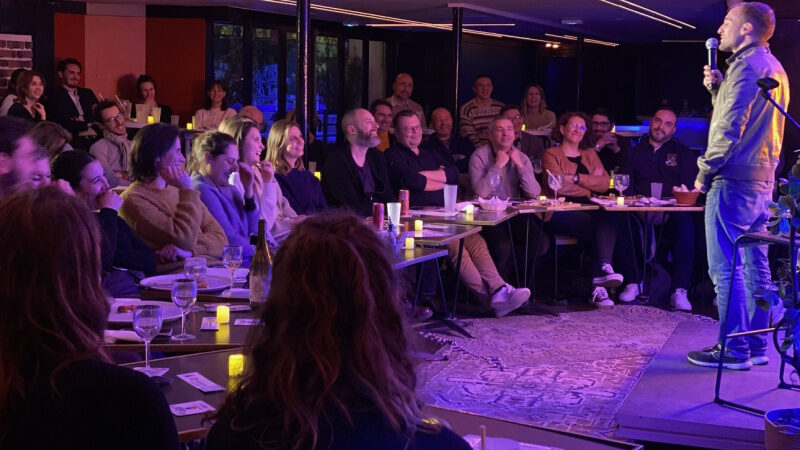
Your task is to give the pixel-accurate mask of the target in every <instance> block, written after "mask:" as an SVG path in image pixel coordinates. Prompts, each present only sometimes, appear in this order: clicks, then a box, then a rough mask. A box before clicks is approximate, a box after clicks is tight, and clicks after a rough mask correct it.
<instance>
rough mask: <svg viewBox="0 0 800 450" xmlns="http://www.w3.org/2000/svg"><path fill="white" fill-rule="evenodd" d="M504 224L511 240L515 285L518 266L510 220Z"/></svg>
mask: <svg viewBox="0 0 800 450" xmlns="http://www.w3.org/2000/svg"><path fill="white" fill-rule="evenodd" d="M506 226H507V227H508V239H509V240H510V241H511V259H513V260H514V275H516V277H517V286H519V266H518V265H517V251H516V250H514V233H512V231H511V220H506ZM462 245H463V240H462ZM459 255H460V253H459Z"/></svg>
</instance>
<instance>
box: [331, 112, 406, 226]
mask: <svg viewBox="0 0 800 450" xmlns="http://www.w3.org/2000/svg"><path fill="white" fill-rule="evenodd" d="M342 131H343V132H344V138H345V141H346V142H345V143H344V145H342V146H340V147H337V148H335V149H333V150H332V151H331V152H330V155H329V156H328V160H327V161H326V162H325V173H324V174H323V176H322V192H323V193H325V198H326V199H327V201H328V205H330V206H333V207H340V206H344V207H346V208H349V209H351V210H353V211H354V212H355V213H356V214H358V215H360V216H365V217H366V216H371V215H372V204H373V203H386V202H394V201H396V200H397V197H395V194H394V192H393V191H392V186H391V183H390V182H389V173H388V171H387V168H386V160H385V159H384V157H383V154H382V153H381V152H380V150H378V149H377V148H375V146H376V145H378V144H379V143H380V138H378V124H376V123H375V119H374V118H373V117H372V114H370V112H369V111H367V110H366V109H352V110H350V111H348V112H346V113H345V115H344V116H343V117H342Z"/></svg>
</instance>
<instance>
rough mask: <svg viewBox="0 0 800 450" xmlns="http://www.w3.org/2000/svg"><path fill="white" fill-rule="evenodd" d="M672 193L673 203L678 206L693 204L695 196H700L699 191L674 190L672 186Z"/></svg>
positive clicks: (695, 202)
mask: <svg viewBox="0 0 800 450" xmlns="http://www.w3.org/2000/svg"><path fill="white" fill-rule="evenodd" d="M672 195H674V196H675V204H676V205H678V206H694V205H695V204H697V197H699V196H700V191H689V192H686V191H676V190H675V188H672Z"/></svg>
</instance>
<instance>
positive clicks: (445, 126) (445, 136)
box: [420, 108, 475, 174]
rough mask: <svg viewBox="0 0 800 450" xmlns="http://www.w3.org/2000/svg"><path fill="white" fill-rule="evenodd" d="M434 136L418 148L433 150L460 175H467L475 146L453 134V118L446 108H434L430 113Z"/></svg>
mask: <svg viewBox="0 0 800 450" xmlns="http://www.w3.org/2000/svg"><path fill="white" fill-rule="evenodd" d="M431 128H433V131H434V134H433V135H432V136H431V137H430V138H429V139H427V140H426V141H424V142H423V143H422V144H420V148H424V149H426V150H434V151H436V152H438V153H439V154H441V155H442V156H444V157H445V158H446V159H447V160H448V161H450V162H452V163H453V164H455V165H456V167H458V171H459V172H460V173H462V174H466V173H469V157H470V155H472V152H473V151H475V145H473V144H472V141H470V140H469V139H467V138H465V137H463V136H459V135H458V134H454V133H453V116H452V115H451V114H450V111H448V110H447V108H436V109H434V110H433V113H431Z"/></svg>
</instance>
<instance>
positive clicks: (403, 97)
mask: <svg viewBox="0 0 800 450" xmlns="http://www.w3.org/2000/svg"><path fill="white" fill-rule="evenodd" d="M392 90H393V91H394V93H393V94H392V96H391V97H389V98H387V99H386V101H387V102H389V104H390V105H392V116H394V115H395V114H397V113H399V112H400V111H403V110H405V109H410V110H411V111H414V113H415V114H416V115H417V117H419V122H420V124H421V125H422V128H425V113H424V112H423V110H422V106H421V105H420V104H419V103H417V102H415V101H414V100H411V93H412V92H414V79H413V78H411V75H409V74H407V73H399V74H397V76H396V77H395V79H394V83H392Z"/></svg>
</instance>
